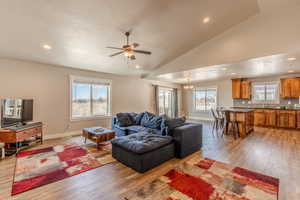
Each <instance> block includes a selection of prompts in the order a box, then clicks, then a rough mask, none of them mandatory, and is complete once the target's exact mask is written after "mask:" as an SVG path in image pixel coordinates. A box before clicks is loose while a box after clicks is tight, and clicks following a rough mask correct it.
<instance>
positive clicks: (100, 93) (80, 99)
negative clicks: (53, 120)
mask: <svg viewBox="0 0 300 200" xmlns="http://www.w3.org/2000/svg"><path fill="white" fill-rule="evenodd" d="M70 87H71V119H72V120H76V119H90V118H98V117H102V116H110V110H111V95H110V93H111V81H110V80H102V79H94V78H88V77H75V76H71V86H70Z"/></svg>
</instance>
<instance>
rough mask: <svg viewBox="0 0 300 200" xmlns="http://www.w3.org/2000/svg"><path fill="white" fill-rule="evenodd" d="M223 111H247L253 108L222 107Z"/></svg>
mask: <svg viewBox="0 0 300 200" xmlns="http://www.w3.org/2000/svg"><path fill="white" fill-rule="evenodd" d="M224 111H230V112H240V113H247V112H252V111H254V109H252V108H227V109H224Z"/></svg>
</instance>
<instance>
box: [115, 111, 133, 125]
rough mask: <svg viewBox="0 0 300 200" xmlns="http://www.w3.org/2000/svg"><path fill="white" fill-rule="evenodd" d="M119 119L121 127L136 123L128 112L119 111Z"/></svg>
mask: <svg viewBox="0 0 300 200" xmlns="http://www.w3.org/2000/svg"><path fill="white" fill-rule="evenodd" d="M117 120H118V124H119V126H120V127H126V126H131V125H134V124H135V123H134V122H133V120H132V119H131V117H130V115H129V114H128V113H118V114H117Z"/></svg>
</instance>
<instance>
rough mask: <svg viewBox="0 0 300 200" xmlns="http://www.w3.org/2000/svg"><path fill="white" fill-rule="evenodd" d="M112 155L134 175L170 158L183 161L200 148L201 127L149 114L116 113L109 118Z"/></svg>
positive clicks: (183, 120) (182, 119) (179, 119)
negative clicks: (131, 170) (134, 172)
mask: <svg viewBox="0 0 300 200" xmlns="http://www.w3.org/2000/svg"><path fill="white" fill-rule="evenodd" d="M112 128H113V129H114V130H115V132H116V135H117V136H118V137H117V138H116V139H113V140H112V156H113V157H114V158H115V159H117V160H118V161H120V162H122V163H123V164H125V165H126V166H128V167H131V168H133V169H134V170H136V171H138V172H141V173H143V172H145V171H147V170H149V169H151V168H153V167H155V166H157V165H159V164H161V163H163V162H165V161H167V160H169V159H171V158H173V157H177V158H183V157H185V156H188V155H190V154H191V153H194V152H196V151H199V150H200V149H201V147H202V124H198V123H185V118H184V117H183V118H177V119H170V118H168V117H166V116H158V115H154V114H152V113H149V112H144V113H139V114H136V113H119V114H117V116H116V117H113V120H112Z"/></svg>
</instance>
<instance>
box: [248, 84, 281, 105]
mask: <svg viewBox="0 0 300 200" xmlns="http://www.w3.org/2000/svg"><path fill="white" fill-rule="evenodd" d="M252 94H253V96H252V101H253V103H264V104H276V103H279V83H278V82H256V83H253V84H252Z"/></svg>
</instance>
